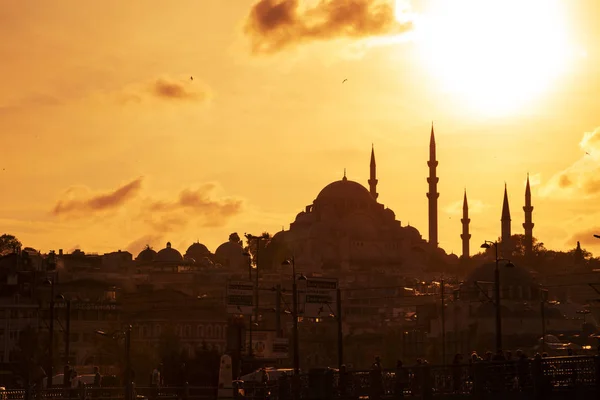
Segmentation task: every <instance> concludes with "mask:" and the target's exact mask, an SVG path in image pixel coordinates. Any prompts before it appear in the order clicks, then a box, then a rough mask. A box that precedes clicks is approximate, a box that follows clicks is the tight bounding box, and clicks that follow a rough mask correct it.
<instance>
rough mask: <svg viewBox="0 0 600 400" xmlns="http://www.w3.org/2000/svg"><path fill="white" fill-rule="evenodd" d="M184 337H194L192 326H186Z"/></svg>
mask: <svg viewBox="0 0 600 400" xmlns="http://www.w3.org/2000/svg"><path fill="white" fill-rule="evenodd" d="M183 336H184V337H190V336H192V327H191V326H190V325H186V326H185V330H184V332H183Z"/></svg>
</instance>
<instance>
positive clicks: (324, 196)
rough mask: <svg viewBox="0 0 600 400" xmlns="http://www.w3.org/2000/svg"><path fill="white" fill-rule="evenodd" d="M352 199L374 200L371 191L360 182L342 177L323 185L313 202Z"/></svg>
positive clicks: (360, 200) (361, 200)
mask: <svg viewBox="0 0 600 400" xmlns="http://www.w3.org/2000/svg"><path fill="white" fill-rule="evenodd" d="M331 200H334V201H339V200H352V201H358V202H369V203H372V202H374V201H375V199H373V197H371V193H369V191H368V190H367V189H366V188H365V187H364V186H363V185H361V184H360V183H358V182H354V181H349V180H348V179H346V178H345V177H344V179H342V180H340V181H336V182H332V183H330V184H329V185H327V186H325V187H324V188H323V190H321V192H320V193H319V195H318V196H317V198H316V200H315V203H317V202H326V201H331Z"/></svg>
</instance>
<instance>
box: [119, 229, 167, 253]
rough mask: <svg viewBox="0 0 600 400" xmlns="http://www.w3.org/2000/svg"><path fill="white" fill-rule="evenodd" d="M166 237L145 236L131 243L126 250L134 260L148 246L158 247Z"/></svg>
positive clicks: (160, 235)
mask: <svg viewBox="0 0 600 400" xmlns="http://www.w3.org/2000/svg"><path fill="white" fill-rule="evenodd" d="M163 237H164V235H162V234H150V235H144V236H142V237H140V238H138V239H136V240H134V241H133V242H131V243H129V244H128V245H127V247H126V248H125V250H127V251H128V252H130V253H131V254H132V255H133V258H135V257H137V255H138V254H139V253H140V251H142V250H144V249H145V248H146V246H150V247H153V246H156V245H159V243H160V242H162V241H163Z"/></svg>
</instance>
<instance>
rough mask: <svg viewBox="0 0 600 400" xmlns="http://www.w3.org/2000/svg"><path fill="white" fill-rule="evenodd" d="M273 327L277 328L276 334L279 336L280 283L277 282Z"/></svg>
mask: <svg viewBox="0 0 600 400" xmlns="http://www.w3.org/2000/svg"><path fill="white" fill-rule="evenodd" d="M275 290H276V292H275V329H276V330H277V334H276V336H277V337H278V338H280V337H281V285H280V284H278V285H277V287H276V288H275Z"/></svg>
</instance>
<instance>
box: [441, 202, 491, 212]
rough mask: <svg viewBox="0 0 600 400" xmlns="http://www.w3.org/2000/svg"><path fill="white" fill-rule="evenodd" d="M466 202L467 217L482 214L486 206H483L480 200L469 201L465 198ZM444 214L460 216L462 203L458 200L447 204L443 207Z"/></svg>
mask: <svg viewBox="0 0 600 400" xmlns="http://www.w3.org/2000/svg"><path fill="white" fill-rule="evenodd" d="M467 202H468V203H469V215H473V214H480V213H482V212H483V211H484V210H485V209H486V208H487V207H488V206H487V205H486V204H484V203H483V202H482V201H481V200H477V199H469V198H467ZM444 212H445V213H446V214H450V215H461V216H462V213H463V201H462V200H458V201H455V202H454V203H450V204H448V205H447V206H446V207H444Z"/></svg>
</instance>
